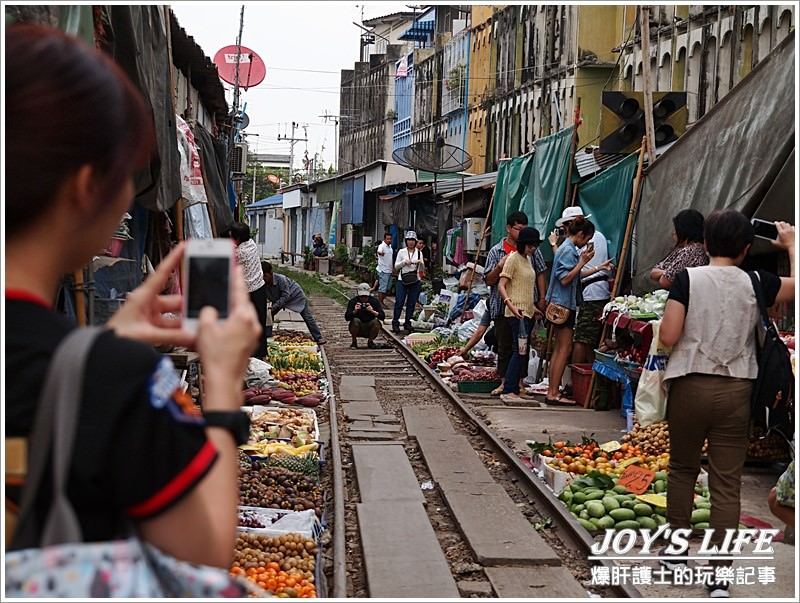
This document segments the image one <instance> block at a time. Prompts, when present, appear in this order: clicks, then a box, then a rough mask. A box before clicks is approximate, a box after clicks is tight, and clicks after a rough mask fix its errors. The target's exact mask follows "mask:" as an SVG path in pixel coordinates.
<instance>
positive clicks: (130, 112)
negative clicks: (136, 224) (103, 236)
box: [5, 23, 155, 236]
mask: <svg viewBox="0 0 800 603" xmlns="http://www.w3.org/2000/svg"><path fill="white" fill-rule="evenodd" d="M5 56H6V74H5V85H6V91H5V101H6V121H5V130H6V133H5V136H6V156H5V162H6V182H5V187H6V232H7V234H8V235H9V236H13V235H15V234H18V233H19V232H20V231H22V230H23V229H24V228H25V227H26V226H28V225H30V224H32V223H33V222H34V221H35V220H37V219H38V218H39V217H41V215H42V214H43V213H46V212H47V210H48V208H49V206H50V204H51V203H52V202H53V199H54V197H55V195H56V193H57V192H58V190H59V188H60V187H61V186H62V184H63V183H64V181H65V180H66V179H67V178H69V177H70V176H71V175H73V174H74V173H75V172H77V171H78V170H79V169H80V168H81V167H82V166H84V165H91V166H92V167H93V168H95V170H96V173H97V174H99V175H100V185H99V187H98V198H97V203H102V202H103V201H104V200H105V199H108V198H110V197H113V196H114V195H115V194H116V192H117V191H118V190H119V188H120V187H121V186H122V185H123V184H124V183H125V181H126V180H127V179H128V178H129V177H130V176H131V175H132V174H133V173H134V172H135V171H136V170H137V169H139V168H142V167H144V166H145V165H147V161H148V158H149V156H150V153H151V150H152V148H153V142H154V140H155V138H154V132H153V123H152V116H151V112H150V110H149V109H148V106H147V105H146V104H145V102H144V100H143V98H142V96H141V94H140V93H139V92H138V90H137V89H136V88H135V87H134V85H133V84H132V83H131V81H130V80H129V79H128V77H127V76H126V75H125V73H124V72H123V71H122V70H121V69H120V68H119V67H118V66H117V65H116V63H114V62H113V61H112V60H111V59H110V58H109V57H108V56H106V55H104V54H102V53H101V52H99V51H97V50H95V49H93V48H91V47H89V46H88V45H86V44H85V43H84V42H82V41H81V40H79V39H77V38H75V37H72V36H69V35H67V34H65V33H63V32H61V31H59V30H57V29H53V28H50V27H44V26H41V25H34V24H27V23H26V24H20V25H12V26H10V27H8V28H7V29H6V49H5Z"/></svg>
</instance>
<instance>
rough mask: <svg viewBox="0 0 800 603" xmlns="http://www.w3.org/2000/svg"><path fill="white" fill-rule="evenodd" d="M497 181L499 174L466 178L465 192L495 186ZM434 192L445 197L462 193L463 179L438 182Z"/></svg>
mask: <svg viewBox="0 0 800 603" xmlns="http://www.w3.org/2000/svg"><path fill="white" fill-rule="evenodd" d="M496 181H497V172H488V173H486V174H475V175H474V176H464V190H465V191H466V190H470V189H473V188H478V187H480V186H483V185H484V184H494V183H495V182H496ZM433 190H434V192H435V193H436V194H437V195H445V194H447V193H452V192H455V191H459V192H460V191H461V178H454V179H452V180H441V181H437V182H436V184H434V185H433Z"/></svg>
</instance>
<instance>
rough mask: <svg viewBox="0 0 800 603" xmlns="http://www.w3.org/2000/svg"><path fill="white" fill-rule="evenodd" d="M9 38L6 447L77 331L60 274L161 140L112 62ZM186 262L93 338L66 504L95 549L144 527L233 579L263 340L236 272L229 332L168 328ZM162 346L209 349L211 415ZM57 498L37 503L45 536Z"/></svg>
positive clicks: (216, 326)
mask: <svg viewBox="0 0 800 603" xmlns="http://www.w3.org/2000/svg"><path fill="white" fill-rule="evenodd" d="M5 41H6V52H7V54H6V58H7V60H6V73H5V78H6V79H5V83H6V90H5V101H6V105H5V110H6V121H5V126H6V131H5V136H6V139H5V140H6V151H7V152H6V155H5V162H6V181H5V183H4V184H5V186H6V208H5V209H6V223H5V227H6V241H5V245H6V247H5V249H6V260H5V277H6V290H5V297H6V318H7V322H6V333H5V335H6V345H5V364H6V372H7V374H9V375H14V378H13V379H11V380H9V381H8V383H7V384H6V397H5V412H6V434H5V435H6V438H7V439H8V438H15V437H16V438H29V437H30V435H31V430H32V427H33V423H34V420H35V417H36V414H37V407H38V400H39V396H40V392H41V388H42V384H43V382H44V380H45V375H46V374H47V371H48V367H49V364H50V361H51V358H52V356H53V354H54V352H55V351H56V349H57V348H58V347H59V344H60V342H61V341H62V340H63V339H64V337H66V336H67V334H69V333H70V332H71V331H72V330H73V325H72V324H71V323H70V322H69V321H68V320H67V319H66V317H64V316H62V315H60V314H58V313H57V312H56V311H55V310H54V308H53V303H52V300H53V298H54V295H55V293H56V289H57V287H58V284H59V282H60V280H61V277H62V275H64V274H72V273H73V272H74V271H76V270H80V269H82V267H83V266H85V265H86V264H87V263H88V262H90V261H91V260H92V257H93V256H94V255H95V254H97V253H98V251H99V250H101V249H103V248H104V247H105V245H106V243H107V242H108V240H109V239H110V237H111V235H112V234H113V232H114V230H115V229H116V227H117V225H118V224H119V222H120V218H121V216H122V215H123V214H124V213H125V211H126V210H128V209H129V208H130V206H131V203H132V202H133V200H134V192H135V191H134V181H133V175H134V173H135V172H136V171H137V170H139V169H141V168H143V167H145V166H146V165H147V164H148V162H149V160H150V156H151V152H152V150H153V147H154V144H153V143H154V140H155V137H154V132H153V124H152V121H151V116H150V109H149V108H148V107H147V105H146V104H145V102H144V100H143V98H142V96H141V94H140V93H139V92H138V91H137V90H136V88H135V87H134V86H133V84H132V83H131V82H130V80H129V79H128V77H127V76H126V75H125V74H124V73H123V72H122V70H121V69H120V68H119V67H118V66H117V65H116V63H114V62H113V61H112V60H111V59H110V58H109V57H108V56H107V55H104V54H102V53H101V52H99V51H97V50H95V49H94V48H90V47H89V46H87V45H86V44H85V43H83V42H82V41H80V40H78V39H77V38H74V37H72V36H69V35H67V34H65V33H63V32H60V31H58V30H55V29H51V28H48V27H43V26H38V25H12V26H10V27H8V28H7V29H6V36H5ZM183 251H184V246H183V245H178V246H177V247H176V249H174V250H173V251H172V253H170V254H169V255H168V256H166V257H165V258H164V259H162V260H161V262H160V263H159V264H158V267H157V269H156V270H155V272H154V273H153V274H151V275H150V276H149V277H148V278H147V279H146V280H145V281H144V283H143V284H142V285H141V286H140V287H139V288H138V289H136V290H135V291H133V292H131V293H130V294H129V295H128V297H127V299H126V301H125V304H124V305H123V306H122V307H121V309H120V310H119V311H118V312H117V313H116V314H115V315H114V316H113V317H112V318H111V320H110V321H109V322H108V324H107V327H108V329H107V330H106V331H105V332H103V333H102V334H101V335H99V337H98V338H97V339H96V340H95V342H94V345H93V347H92V349H91V352H90V353H89V356H88V363H87V368H86V373H85V375H83V378H84V386H83V395H82V397H81V408H80V420H79V421H78V427H77V434H76V438H75V446H74V450H73V452H72V464H71V467H70V471H69V477H68V480H67V493H68V495H69V498H70V502H71V503H72V506H73V507H74V509H75V511H76V514H77V519H78V522H79V524H80V527H81V531H82V533H83V539H84V540H85V541H87V542H97V541H109V540H114V539H117V538H121V537H127V536H128V535H129V534H130V529H131V526H132V527H133V528H135V530H136V532H137V534H138V535H139V537H140V538H142V539H143V540H145V541H146V542H148V543H150V544H152V545H154V546H156V547H157V548H159V549H161V550H162V551H164V552H165V553H168V554H170V555H173V556H174V557H177V558H179V559H182V560H185V561H190V562H193V563H198V564H206V565H214V566H219V567H223V568H227V567H229V565H230V561H231V557H232V554H233V544H234V541H235V534H236V524H237V519H236V517H237V505H238V499H239V488H238V484H237V475H238V463H237V444H240V443H242V442H241V441H240V440H241V438H242V435H243V433H244V432H245V431H246V428H247V423H246V417H245V418H244V421H242V420H241V417H242V413H241V412H240V410H239V409H240V406H241V404H242V402H243V398H242V392H241V383H242V380H243V378H244V373H245V370H246V368H247V363H248V359H249V356H250V351H251V350H252V349H253V348H254V347H255V344H256V339H257V337H258V336H259V334H260V332H261V328H260V327H259V324H258V320H257V317H256V312H255V310H254V309H253V306H252V304H251V303H250V300H249V299H248V295H247V289H246V287H245V284H244V280H243V278H242V275H241V271H240V270H239V269H238V268H236V269H235V270H234V273H233V276H234V282H233V286H232V296H231V304H230V307H229V312H228V317H227V319H226V320H225V321H224V322H221V321H218V320H217V314H216V311H215V310H214V309H213V308H204V309H203V310H202V313H201V315H200V319H199V330H198V332H197V334H196V335H193V334H192V333H190V332H188V331H186V330H185V329H183V328H181V321H180V320H179V319H177V320H175V319H167V318H165V317H163V315H164V314H166V313H170V312H175V313H177V312H179V311H180V308H181V305H182V303H181V302H182V300H181V296H179V295H160V292H161V291H162V290H163V289H164V288H165V286H166V284H167V281H168V279H169V278H170V275H171V274H172V272H173V270H175V269H176V268H177V266H178V265H179V264H180V262H181V257H182V254H183ZM164 343H166V344H173V345H179V346H193V347H195V348H196V349H197V350H198V351H199V352H200V358H201V360H202V362H203V369H204V371H203V372H204V375H203V376H204V378H205V396H204V399H203V413H204V415H203V416H200V415H198V414H197V413H195V412H191V411H192V409H193V406H192V404H191V399H189V400H188V403H187V400H186V396H185V395H184V394H183V392H182V390H181V388H180V380H179V378H178V376H177V374H176V371H175V367H174V366H173V365H172V362H171V361H170V359H169V358H168V357H161V356H160V355H159V354H158V353H157V352H156V351H155V349H154V348H153V344H164ZM75 377H76V378H78V377H79V376H78V375H75ZM226 422H227V423H226ZM37 452H39V451H32V453H33V454H36V453H37ZM51 482H52V477H47V476H45V482H44V483H51ZM9 495H10V497H11V498H12V499H14V498H15V497H16V498H17V502H19V492H16V493H14V492H9V491H8V490H7V496H9ZM50 502H51V501H50V500H49V497H48V496H46V495H38V493H37V500H36V511H37V513H36V515H37V520H41V521H40V522H39V523H38V525H43V518H44V516H45V515H46V514H47V512H48V510H49V506H50ZM198 526H201V527H202V529H198ZM23 548H24V547H23Z"/></svg>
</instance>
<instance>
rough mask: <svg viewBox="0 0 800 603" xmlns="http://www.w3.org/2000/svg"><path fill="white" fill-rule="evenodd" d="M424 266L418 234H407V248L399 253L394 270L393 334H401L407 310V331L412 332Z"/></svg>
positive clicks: (410, 231) (408, 232) (412, 232)
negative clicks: (395, 272) (395, 271)
mask: <svg viewBox="0 0 800 603" xmlns="http://www.w3.org/2000/svg"><path fill="white" fill-rule="evenodd" d="M423 265H424V259H423V257H422V253H421V252H420V250H419V249H417V233H416V232H414V231H413V230H409V231H407V232H406V246H405V247H404V248H403V249H401V250H400V251H398V252H397V258H395V261H394V269H395V270H397V273H398V274H397V285H396V286H395V289H396V296H395V300H394V316H393V317H392V333H399V332H400V314H402V312H403V306H404V305H405V308H406V319H405V330H406V331H407V332H409V333H410V332H411V318H412V317H413V316H414V308H415V307H416V305H417V299H419V292H420V290H421V289H422V283H421V282H420V280H419V271H420V269H421V268H422V266H423Z"/></svg>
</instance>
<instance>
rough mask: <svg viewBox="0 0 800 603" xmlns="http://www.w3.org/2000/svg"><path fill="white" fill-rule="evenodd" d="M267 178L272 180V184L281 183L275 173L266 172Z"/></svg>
mask: <svg viewBox="0 0 800 603" xmlns="http://www.w3.org/2000/svg"><path fill="white" fill-rule="evenodd" d="M267 180H269V181H270V182H272V184H280V183H281V179H280V178H278V177H277V176H276V175H275V174H268V175H267Z"/></svg>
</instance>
